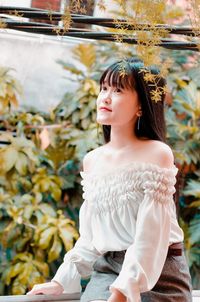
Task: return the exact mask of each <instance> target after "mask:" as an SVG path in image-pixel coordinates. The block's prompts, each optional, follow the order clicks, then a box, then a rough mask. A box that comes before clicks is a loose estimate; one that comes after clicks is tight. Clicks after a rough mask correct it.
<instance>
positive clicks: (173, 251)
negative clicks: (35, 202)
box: [106, 242, 183, 258]
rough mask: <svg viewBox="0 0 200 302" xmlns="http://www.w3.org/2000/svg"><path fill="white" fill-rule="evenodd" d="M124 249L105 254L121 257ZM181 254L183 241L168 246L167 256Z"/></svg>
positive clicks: (124, 251) (123, 254)
mask: <svg viewBox="0 0 200 302" xmlns="http://www.w3.org/2000/svg"><path fill="white" fill-rule="evenodd" d="M125 253H126V250H123V251H112V252H111V251H109V252H107V253H106V254H109V255H110V256H111V257H112V258H123V257H124V256H125ZM182 255H183V242H177V243H173V244H171V245H170V246H169V248H168V252H167V257H170V256H182Z"/></svg>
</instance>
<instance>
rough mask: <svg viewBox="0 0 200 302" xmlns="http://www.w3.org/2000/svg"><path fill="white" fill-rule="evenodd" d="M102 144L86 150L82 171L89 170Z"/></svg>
mask: <svg viewBox="0 0 200 302" xmlns="http://www.w3.org/2000/svg"><path fill="white" fill-rule="evenodd" d="M102 149H103V146H100V147H98V148H96V149H94V150H92V151H90V152H88V153H87V154H86V155H85V156H84V158H83V171H85V172H90V171H91V170H92V167H93V166H94V164H95V163H96V161H97V159H98V156H99V154H100V153H101V151H102Z"/></svg>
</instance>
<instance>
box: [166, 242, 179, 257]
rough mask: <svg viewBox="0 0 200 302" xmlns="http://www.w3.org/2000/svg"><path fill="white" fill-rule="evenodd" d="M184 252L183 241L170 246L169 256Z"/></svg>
mask: <svg viewBox="0 0 200 302" xmlns="http://www.w3.org/2000/svg"><path fill="white" fill-rule="evenodd" d="M182 254H183V242H177V243H173V244H171V245H170V246H169V248H168V252H167V257H169V256H181V255H182Z"/></svg>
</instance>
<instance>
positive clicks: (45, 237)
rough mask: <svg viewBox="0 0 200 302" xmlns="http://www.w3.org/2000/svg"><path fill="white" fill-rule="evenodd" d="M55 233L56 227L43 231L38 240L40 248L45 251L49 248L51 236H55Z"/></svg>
mask: <svg viewBox="0 0 200 302" xmlns="http://www.w3.org/2000/svg"><path fill="white" fill-rule="evenodd" d="M56 231H57V228H56V227H49V228H48V229H46V230H44V231H43V232H42V233H41V235H40V236H41V237H40V240H39V246H40V248H42V249H44V250H45V249H46V248H48V247H49V245H50V241H51V239H52V236H53V235H54V234H55V232H56Z"/></svg>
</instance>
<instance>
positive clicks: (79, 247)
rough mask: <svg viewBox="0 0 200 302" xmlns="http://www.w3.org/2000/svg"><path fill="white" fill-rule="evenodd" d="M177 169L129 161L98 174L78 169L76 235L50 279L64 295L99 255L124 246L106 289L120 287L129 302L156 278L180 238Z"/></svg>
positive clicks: (76, 288)
mask: <svg viewBox="0 0 200 302" xmlns="http://www.w3.org/2000/svg"><path fill="white" fill-rule="evenodd" d="M177 171H178V169H177V168H176V167H175V166H174V167H172V168H169V169H168V168H161V167H159V166H157V165H155V164H150V163H139V162H138V163H137V162H133V163H131V164H125V165H122V166H119V167H117V168H115V169H114V170H112V171H110V172H106V173H104V172H102V173H101V174H100V173H99V174H93V173H85V172H80V174H81V176H82V182H81V183H82V185H83V191H84V193H83V198H84V202H83V204H82V206H81V209H80V238H79V239H78V240H77V242H76V244H75V246H74V248H73V249H72V250H71V251H69V252H68V253H67V254H66V255H65V257H64V262H63V263H62V264H61V266H60V267H59V269H58V271H57V273H56V275H55V277H54V278H53V280H55V281H57V282H59V283H60V284H61V285H62V286H63V288H64V290H65V292H66V293H74V292H80V291H81V286H80V278H81V277H86V276H89V275H90V274H91V272H92V267H93V263H94V262H95V260H96V259H97V257H99V256H100V255H102V254H104V253H105V252H107V251H121V250H127V251H126V254H125V259H124V262H123V265H122V270H121V272H120V274H119V276H118V277H117V278H116V280H115V281H114V283H112V284H111V286H110V290H111V291H112V290H113V289H114V288H116V289H118V290H120V291H121V292H122V293H123V294H124V295H125V296H126V297H127V301H128V302H138V301H140V293H142V292H145V291H148V290H151V289H152V288H153V287H154V285H155V284H156V282H157V281H158V279H159V276H160V274H161V271H162V268H163V266H164V262H165V259H166V256H167V251H168V246H169V245H171V244H172V243H176V242H181V241H183V231H182V229H181V228H180V227H179V225H178V222H177V219H176V210H175V204H174V200H173V194H174V192H175V188H174V185H175V183H176V177H175V176H176V174H177Z"/></svg>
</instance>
